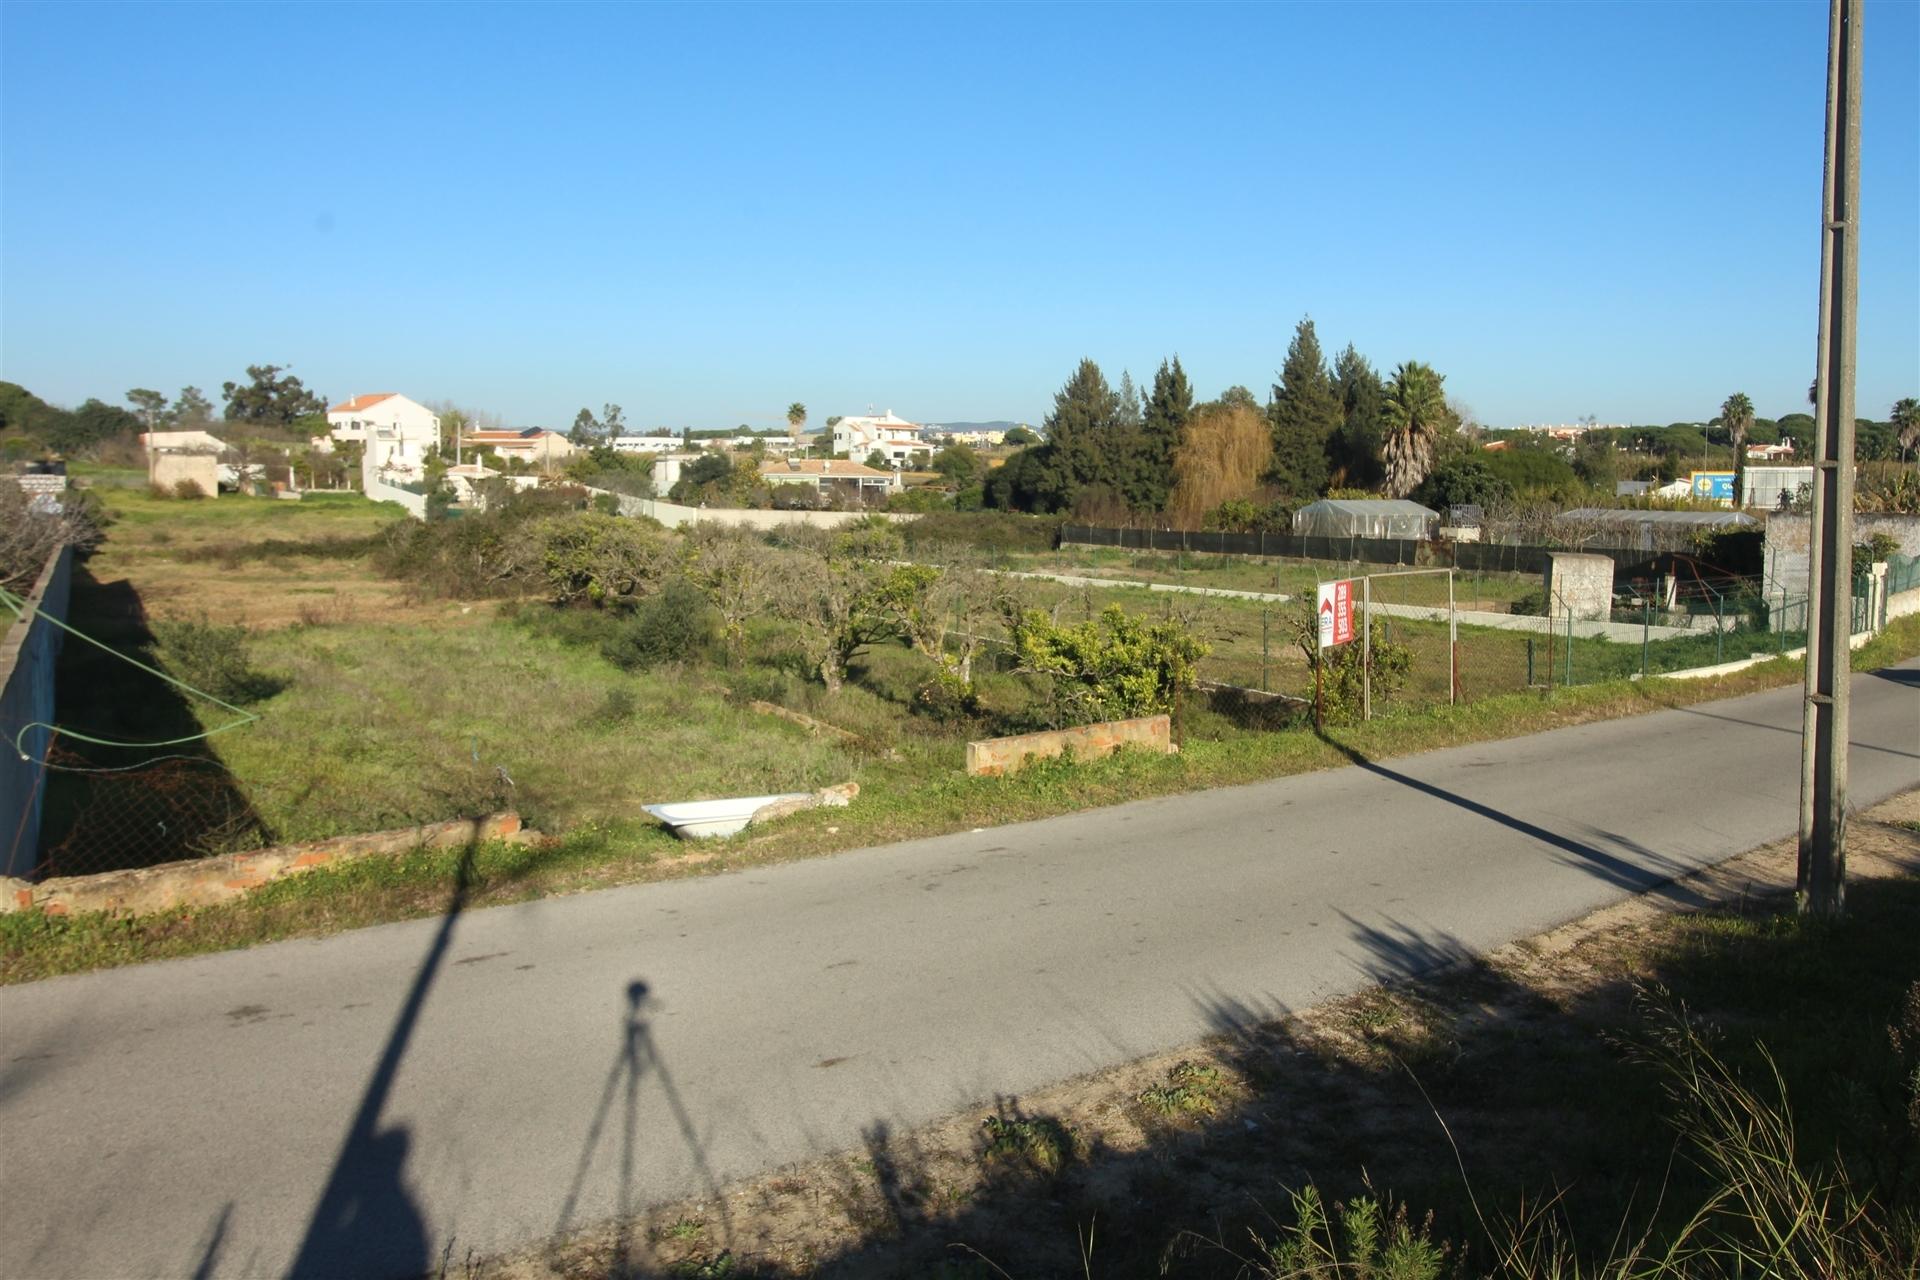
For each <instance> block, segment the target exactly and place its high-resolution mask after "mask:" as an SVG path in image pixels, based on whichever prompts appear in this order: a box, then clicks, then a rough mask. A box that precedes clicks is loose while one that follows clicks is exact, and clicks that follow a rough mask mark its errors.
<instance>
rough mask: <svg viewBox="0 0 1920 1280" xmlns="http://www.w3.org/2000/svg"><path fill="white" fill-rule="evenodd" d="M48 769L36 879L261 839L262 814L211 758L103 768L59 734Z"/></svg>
mask: <svg viewBox="0 0 1920 1280" xmlns="http://www.w3.org/2000/svg"><path fill="white" fill-rule="evenodd" d="M96 754H98V753H96ZM47 767H48V772H47V776H46V786H47V800H46V804H47V808H46V817H45V819H44V826H43V828H42V839H41V843H40V862H39V865H38V866H37V867H36V868H35V869H34V878H36V879H42V878H45V877H47V876H72V875H91V874H93V873H95V872H101V871H119V870H123V869H126V868H129V867H150V866H153V865H155V864H157V863H162V862H175V861H179V860H180V859H183V858H203V857H208V856H211V855H214V854H222V853H235V852H239V851H242V850H246V849H256V848H259V847H260V846H261V845H263V844H265V843H266V834H267V833H266V829H265V827H264V826H263V825H262V823H261V821H260V818H259V815H258V814H256V813H255V812H254V809H253V806H252V804H250V803H249V802H248V800H247V798H246V796H245V795H244V794H243V793H242V792H241V790H240V788H239V787H238V785H237V784H236V783H235V782H234V780H233V778H232V776H231V775H230V774H228V772H227V770H226V766H224V765H223V764H221V762H220V761H219V760H218V759H216V758H214V757H212V756H202V755H179V756H174V757H171V758H168V759H162V760H156V761H153V762H152V763H148V764H142V765H137V766H134V767H130V768H115V767H112V766H106V767H102V766H101V765H100V764H98V763H97V762H96V760H95V759H94V758H92V757H89V756H87V755H82V754H81V753H80V751H79V750H76V749H74V748H73V747H70V746H68V745H65V744H63V743H61V742H60V741H58V740H57V739H56V741H55V742H54V744H53V745H52V746H51V747H50V748H49V750H48V752H47Z"/></svg>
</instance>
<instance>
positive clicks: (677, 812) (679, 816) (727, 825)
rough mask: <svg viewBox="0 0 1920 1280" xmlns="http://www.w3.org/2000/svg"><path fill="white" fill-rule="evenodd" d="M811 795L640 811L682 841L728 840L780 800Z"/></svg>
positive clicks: (694, 803)
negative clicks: (754, 816)
mask: <svg viewBox="0 0 1920 1280" xmlns="http://www.w3.org/2000/svg"><path fill="white" fill-rule="evenodd" d="M812 796H813V793H812V792H811V791H789V792H787V793H785V794H784V795H777V796H737V797H734V798H733V799H730V800H686V801H682V802H680V803H678V804H649V805H643V806H642V807H643V808H644V809H646V811H647V812H648V813H650V814H652V815H653V816H654V817H656V818H658V819H660V821H661V822H663V823H665V824H666V825H667V826H668V827H669V828H671V829H672V831H673V834H675V835H677V836H679V837H680V838H681V839H682V840H702V839H705V838H707V837H709V836H730V835H732V834H733V833H734V832H736V831H739V830H741V829H742V828H744V827H745V826H746V825H747V823H749V822H751V821H752V820H753V815H754V814H756V813H758V812H760V810H762V809H764V808H766V807H767V806H768V805H770V804H778V803H779V802H780V801H782V800H807V799H811V798H812Z"/></svg>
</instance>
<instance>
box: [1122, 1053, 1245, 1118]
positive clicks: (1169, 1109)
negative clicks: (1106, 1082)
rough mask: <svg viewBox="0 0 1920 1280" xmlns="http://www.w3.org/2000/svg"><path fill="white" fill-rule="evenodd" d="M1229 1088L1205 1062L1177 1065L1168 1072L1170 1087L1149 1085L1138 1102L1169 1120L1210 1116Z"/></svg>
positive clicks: (1217, 1071) (1141, 1092)
mask: <svg viewBox="0 0 1920 1280" xmlns="http://www.w3.org/2000/svg"><path fill="white" fill-rule="evenodd" d="M1226 1087H1227V1086H1226V1081H1225V1080H1224V1079H1223V1078H1222V1076H1221V1074H1220V1068H1218V1067H1214V1066H1209V1065H1207V1064H1206V1063H1201V1062H1176V1063H1175V1064H1174V1065H1173V1066H1172V1067H1170V1068H1168V1070H1167V1081H1166V1083H1165V1084H1153V1085H1148V1086H1147V1087H1146V1088H1145V1089H1142V1090H1141V1091H1140V1093H1139V1095H1138V1101H1139V1103H1140V1105H1141V1106H1143V1107H1145V1108H1146V1109H1147V1110H1148V1111H1151V1112H1153V1113H1154V1114H1155V1115H1158V1116H1161V1117H1163V1118H1165V1119H1169V1120H1173V1119H1179V1118H1182V1117H1185V1116H1194V1115H1203V1116H1210V1115H1212V1114H1213V1113H1214V1111H1215V1110H1216V1109H1217V1100H1218V1099H1219V1098H1220V1097H1221V1095H1222V1094H1224V1093H1225V1092H1226Z"/></svg>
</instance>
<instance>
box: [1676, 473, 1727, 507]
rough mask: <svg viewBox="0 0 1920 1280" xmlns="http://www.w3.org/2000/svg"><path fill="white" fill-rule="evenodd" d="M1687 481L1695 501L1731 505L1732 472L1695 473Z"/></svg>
mask: <svg viewBox="0 0 1920 1280" xmlns="http://www.w3.org/2000/svg"><path fill="white" fill-rule="evenodd" d="M1687 481H1688V484H1689V485H1690V486H1691V487H1690V490H1689V492H1690V494H1691V496H1692V497H1693V498H1694V500H1695V501H1698V502H1724V503H1727V504H1728V505H1729V506H1731V505H1732V504H1733V472H1731V471H1695V472H1693V473H1692V474H1691V475H1689V476H1688V477H1687Z"/></svg>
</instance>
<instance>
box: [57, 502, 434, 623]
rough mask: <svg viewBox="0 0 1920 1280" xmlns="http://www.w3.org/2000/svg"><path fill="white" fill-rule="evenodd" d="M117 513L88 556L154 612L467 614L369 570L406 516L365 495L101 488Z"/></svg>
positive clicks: (335, 618)
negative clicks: (372, 555) (186, 494)
mask: <svg viewBox="0 0 1920 1280" xmlns="http://www.w3.org/2000/svg"><path fill="white" fill-rule="evenodd" d="M94 492H95V493H97V494H98V495H99V496H100V498H101V500H102V502H103V503H104V505H105V507H106V510H107V512H108V514H109V516H110V518H111V521H112V523H111V525H110V526H109V528H108V530H107V534H106V537H105V539H104V540H103V541H102V542H101V544H100V547H99V549H98V550H96V551H95V552H94V554H93V555H92V556H91V557H90V559H89V560H88V562H87V564H86V566H85V567H86V571H87V574H88V576H89V577H90V578H91V579H92V580H93V581H94V582H97V583H101V584H114V583H124V584H126V586H127V589H128V590H130V591H131V592H132V593H134V594H137V595H138V597H139V601H140V605H141V608H142V609H143V610H144V611H145V612H146V613H147V614H148V615H149V616H153V617H167V616H188V615H195V614H204V615H206V616H207V617H209V618H212V619H214V620H215V621H219V622H237V623H241V624H243V625H246V626H249V627H255V628H270V627H281V626H287V625H289V624H292V623H295V622H303V621H304V622H317V621H331V622H347V621H354V620H359V619H393V618H395V617H416V618H439V617H444V616H447V615H450V614H451V615H454V616H458V615H459V606H452V607H449V606H447V605H445V604H444V603H435V604H431V605H422V604H421V603H419V602H417V601H415V600H413V599H411V598H410V597H409V595H408V593H407V592H406V591H405V590H404V589H403V587H402V585H401V584H399V583H395V582H390V581H387V580H384V579H381V578H379V577H376V576H375V575H374V574H372V573H370V572H368V570H367V568H366V564H365V556H366V551H367V548H368V546H369V544H370V540H371V539H373V538H376V537H378V536H379V533H380V531H381V530H382V529H384V528H385V527H386V526H387V525H389V524H391V523H392V522H393V521H394V520H396V519H402V518H404V516H405V512H404V511H403V510H402V509H401V508H400V507H399V506H398V505H396V504H394V503H390V502H369V501H367V500H366V499H365V498H364V497H361V496H360V495H359V494H354V493H337V494H336V493H312V494H309V495H308V496H307V497H306V498H305V499H303V500H302V501H299V502H291V501H286V500H284V499H276V498H255V497H248V496H243V495H240V494H222V495H221V496H220V497H218V498H210V499H201V500H199V501H187V502H182V501H180V500H178V499H171V498H156V497H153V496H152V495H151V494H149V493H148V492H147V491H146V490H145V489H144V488H133V487H116V486H99V485H96V486H95V487H94Z"/></svg>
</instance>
